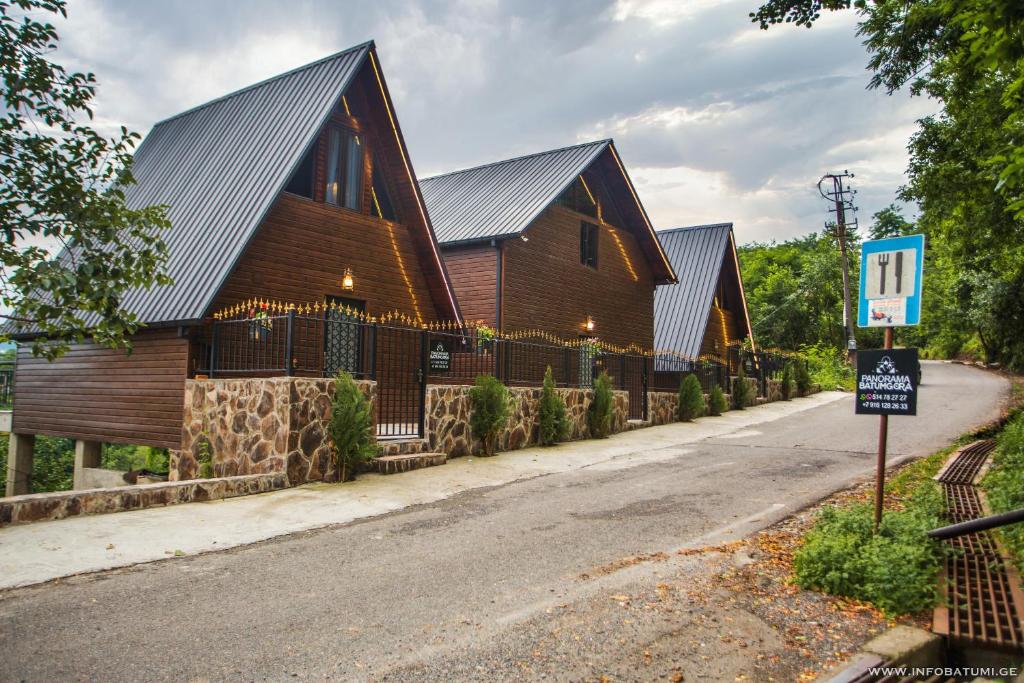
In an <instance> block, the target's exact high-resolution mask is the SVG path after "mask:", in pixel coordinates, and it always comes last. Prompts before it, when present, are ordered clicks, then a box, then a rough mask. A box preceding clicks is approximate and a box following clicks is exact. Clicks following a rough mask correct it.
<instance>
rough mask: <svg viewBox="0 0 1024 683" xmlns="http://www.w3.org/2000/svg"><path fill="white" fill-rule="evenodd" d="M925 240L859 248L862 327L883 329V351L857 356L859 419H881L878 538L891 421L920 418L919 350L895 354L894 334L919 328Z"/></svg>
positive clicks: (915, 238)
mask: <svg viewBox="0 0 1024 683" xmlns="http://www.w3.org/2000/svg"><path fill="white" fill-rule="evenodd" d="M923 273H924V235H907V236H905V237H894V238H891V239H884V240H872V241H869V242H864V243H863V244H862V245H861V260H860V303H859V306H858V308H857V324H858V325H859V326H860V327H884V328H885V343H884V344H883V348H882V350H881V351H861V352H860V353H858V354H857V400H856V414H858V415H878V416H879V418H878V461H877V465H876V466H877V472H876V473H875V532H876V533H877V531H878V526H879V525H880V524H881V523H882V504H883V501H884V498H885V458H886V449H887V446H888V439H889V416H890V415H916V414H917V379H918V376H919V365H918V359H917V349H899V350H896V349H893V348H892V346H893V328H894V327H903V326H907V325H917V324H919V323H920V322H921V280H922V275H923Z"/></svg>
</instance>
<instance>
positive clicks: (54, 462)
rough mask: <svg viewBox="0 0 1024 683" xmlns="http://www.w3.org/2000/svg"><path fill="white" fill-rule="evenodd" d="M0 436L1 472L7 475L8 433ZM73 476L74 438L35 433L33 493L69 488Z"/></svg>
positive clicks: (4, 475)
mask: <svg viewBox="0 0 1024 683" xmlns="http://www.w3.org/2000/svg"><path fill="white" fill-rule="evenodd" d="M2 436H3V438H0V472H2V473H3V474H2V475H0V476H2V477H4V478H6V476H7V449H8V447H9V446H10V441H9V439H8V435H7V434H3V435H2ZM74 478H75V442H74V440H73V439H61V438H58V437H55V436H42V435H39V436H36V445H35V452H34V455H33V461H32V480H31V482H32V486H31V491H32V493H48V492H50V491H68V490H70V489H71V487H72V485H73V484H74Z"/></svg>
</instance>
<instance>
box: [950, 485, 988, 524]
mask: <svg viewBox="0 0 1024 683" xmlns="http://www.w3.org/2000/svg"><path fill="white" fill-rule="evenodd" d="M942 488H943V492H944V493H945V495H946V510H947V514H948V515H949V520H950V521H951V522H953V523H955V524H959V523H960V522H966V521H967V520H970V519H977V518H978V517H981V516H982V513H981V501H980V500H979V499H978V492H977V491H976V490H975V489H974V487H973V486H970V485H964V484H945V485H943V487H942Z"/></svg>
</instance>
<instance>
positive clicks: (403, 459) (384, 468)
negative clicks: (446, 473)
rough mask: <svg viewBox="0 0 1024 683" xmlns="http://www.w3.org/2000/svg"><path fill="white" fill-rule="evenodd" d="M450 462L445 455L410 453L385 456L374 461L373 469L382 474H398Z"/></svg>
mask: <svg viewBox="0 0 1024 683" xmlns="http://www.w3.org/2000/svg"><path fill="white" fill-rule="evenodd" d="M446 462H448V456H447V455H445V454H444V453H409V454H406V455H384V456H381V457H379V458H376V459H375V460H374V461H373V468H374V469H375V470H376V471H377V472H379V473H380V474H398V473H399V472H408V471H410V470H418V469H420V468H421V467H433V466H434V465H443V464H445V463H446Z"/></svg>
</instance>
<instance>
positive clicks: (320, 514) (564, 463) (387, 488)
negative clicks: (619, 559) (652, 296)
mask: <svg viewBox="0 0 1024 683" xmlns="http://www.w3.org/2000/svg"><path fill="white" fill-rule="evenodd" d="M850 396H851V395H850V394H844V393H840V392H824V393H820V394H816V395H814V396H811V397H808V398H801V399H796V400H793V401H791V402H782V401H780V402H776V403H770V404H766V405H763V406H758V407H756V408H748V409H747V410H744V411H734V412H729V413H726V414H725V415H723V416H721V417H707V418H702V419H700V420H698V421H696V422H693V423H676V424H670V425H664V426H661V427H650V428H647V429H640V430H635V431H631V432H625V433H622V434H617V435H615V436H612V437H611V438H609V439H606V440H601V441H598V440H588V441H575V442H571V443H566V444H561V445H559V446H556V447H554V448H528V449H523V450H518V451H512V452H507V453H501V454H499V455H498V456H497V457H494V458H478V457H467V458H457V459H454V460H451V461H449V462H448V463H447V464H446V465H444V466H442V467H433V468H429V469H424V470H415V471H413V472H408V473H405V474H399V475H391V476H387V477H384V476H380V475H374V474H366V475H362V476H361V477H360V478H359V479H358V480H356V481H355V482H350V483H346V484H308V485H305V486H300V487H297V488H293V489H287V490H285V491H277V492H273V493H266V494H262V495H256V496H248V497H243V498H233V499H229V500H220V501H213V502H209V503H190V504H186V505H177V506H171V507H164V508H151V509H148V510H138V511H134V512H119V513H115V514H109V515H96V516H87V517H72V518H69V519H62V520H57V521H52V522H38V523H34V524H25V525H16V526H11V527H7V528H3V529H0V589H3V588H12V587H16V586H25V585H30V584H34V583H40V582H44V581H48V580H51V579H55V578H59V577H64V576H71V575H74V574H81V573H84V572H92V571H98V570H103V569H112V568H115V567H124V566H128V565H133V564H138V563H141V562H152V561H154V560H160V559H166V558H168V557H175V556H181V555H194V554H197V553H203V552H209V551H216V550H224V549H227V548H232V547H235V546H240V545H245V544H249V543H255V542H257V541H263V540H266V539H269V538H273V537H275V536H282V535H286V534H293V533H296V532H300V531H306V530H309V529H315V528H318V527H323V526H328V525H334V524H344V523H347V522H351V521H353V520H356V519H362V518H366V517H373V516H376V515H381V514H385V513H388V512H392V511H395V510H400V509H402V508H405V507H408V506H410V505H419V504H424V503H431V502H434V501H438V500H442V499H444V498H448V497H450V496H452V495H455V494H458V493H461V492H463V491H467V490H470V489H475V488H480V487H487V486H497V485H501V484H507V483H509V482H514V481H517V480H522V479H529V478H532V477H537V476H541V475H545V474H552V473H557V472H566V471H570V470H575V469H581V468H599V469H603V470H608V469H624V468H629V467H636V466H638V465H644V464H647V463H651V462H657V461H659V460H667V459H670V458H673V457H676V456H677V455H680V454H682V453H685V452H687V451H688V450H689V449H687V448H686V446H687V445H688V444H693V443H696V442H698V441H701V440H703V439H707V438H711V437H720V436H723V435H726V434H731V433H734V432H739V431H741V430H744V429H747V428H749V427H752V426H755V425H758V424H763V423H766V422H772V421H775V420H778V419H780V418H784V417H788V416H791V415H793V414H795V413H799V412H802V411H805V410H809V409H812V408H815V407H818V406H822V405H825V404H828V403H832V402H835V401H838V400H842V399H844V398H849V397H850Z"/></svg>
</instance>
